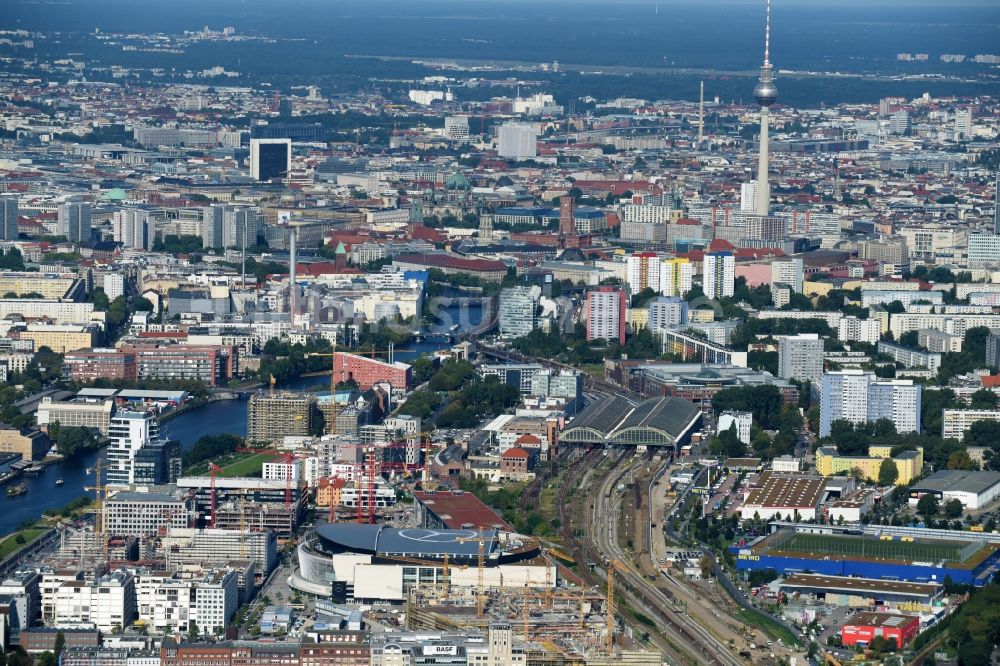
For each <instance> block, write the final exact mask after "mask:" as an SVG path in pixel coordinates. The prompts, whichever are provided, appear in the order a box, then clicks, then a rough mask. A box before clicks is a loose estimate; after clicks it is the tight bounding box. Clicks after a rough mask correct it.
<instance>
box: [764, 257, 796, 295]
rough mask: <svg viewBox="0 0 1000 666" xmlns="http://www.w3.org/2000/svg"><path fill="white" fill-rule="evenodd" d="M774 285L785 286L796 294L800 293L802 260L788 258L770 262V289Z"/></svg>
mask: <svg viewBox="0 0 1000 666" xmlns="http://www.w3.org/2000/svg"><path fill="white" fill-rule="evenodd" d="M776 283H781V284H787V285H788V286H789V287H791V288H792V291H794V292H795V293H796V294H801V293H802V258H801V257H789V258H788V259H775V260H774V261H772V262H771V288H772V289H773V288H774V285H775V284H776Z"/></svg>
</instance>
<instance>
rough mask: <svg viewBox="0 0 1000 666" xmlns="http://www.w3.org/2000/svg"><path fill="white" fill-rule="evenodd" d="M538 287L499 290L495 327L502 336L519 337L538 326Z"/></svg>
mask: <svg viewBox="0 0 1000 666" xmlns="http://www.w3.org/2000/svg"><path fill="white" fill-rule="evenodd" d="M541 295H542V290H541V288H540V287H537V286H532V287H510V288H509V289H501V290H500V304H499V311H498V313H497V325H498V326H499V327H500V333H501V334H502V335H512V336H514V337H521V336H522V335H527V334H528V333H531V331H533V330H534V329H535V327H536V326H537V324H538V316H537V312H538V302H539V299H540V298H541Z"/></svg>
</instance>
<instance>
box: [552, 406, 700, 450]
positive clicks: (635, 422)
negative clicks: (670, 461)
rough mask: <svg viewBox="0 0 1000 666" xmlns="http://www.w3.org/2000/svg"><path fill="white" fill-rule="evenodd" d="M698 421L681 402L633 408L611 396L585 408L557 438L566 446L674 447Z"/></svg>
mask: <svg viewBox="0 0 1000 666" xmlns="http://www.w3.org/2000/svg"><path fill="white" fill-rule="evenodd" d="M700 418H701V410H700V409H699V408H698V407H697V406H696V405H695V404H694V403H692V402H689V401H687V400H684V399H682V398H650V399H649V400H644V401H643V402H641V403H639V404H638V405H633V404H632V403H631V402H629V401H628V400H626V399H625V398H621V397H618V396H615V397H613V398H608V399H606V400H602V401H600V402H595V403H594V404H592V405H590V406H589V407H587V408H586V409H585V410H583V412H581V413H580V415H579V416H577V417H576V418H575V419H573V420H572V421H571V422H570V424H569V428H567V429H566V430H565V431H564V432H563V433H562V435H561V436H560V437H559V439H560V441H563V442H570V443H574V442H575V443H581V444H586V443H593V444H598V443H611V444H635V445H674V444H676V442H677V441H679V440H680V439H681V438H682V437H683V436H684V435H685V434H686V433H687V432H688V431H689V430H690V429H691V428H692V427H693V426H694V425H695V424H696V423H697V422H698V419H700Z"/></svg>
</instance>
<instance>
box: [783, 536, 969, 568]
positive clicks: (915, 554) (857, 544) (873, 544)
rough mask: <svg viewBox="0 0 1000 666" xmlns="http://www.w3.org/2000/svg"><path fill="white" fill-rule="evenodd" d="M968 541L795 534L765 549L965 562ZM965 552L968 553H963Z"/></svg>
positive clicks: (842, 555)
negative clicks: (903, 539)
mask: <svg viewBox="0 0 1000 666" xmlns="http://www.w3.org/2000/svg"><path fill="white" fill-rule="evenodd" d="M969 546H970V542H968V541H900V540H899V538H898V537H896V539H895V540H894V541H882V540H880V539H879V538H878V537H874V536H865V537H863V538H862V537H860V536H841V535H834V534H801V533H795V534H792V535H790V536H789V538H787V539H785V540H784V541H783V542H781V543H776V544H774V545H773V546H765V549H767V550H771V551H772V552H787V553H808V554H809V555H813V556H816V555H820V556H822V555H829V556H830V557H860V558H865V559H878V560H894V561H898V562H940V561H941V560H946V561H949V562H959V563H961V562H963V561H965V560H967V559H968V557H969V554H971V553H968V551H970V550H973V549H972V548H969ZM963 551H964V552H963Z"/></svg>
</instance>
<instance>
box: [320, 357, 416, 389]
mask: <svg viewBox="0 0 1000 666" xmlns="http://www.w3.org/2000/svg"><path fill="white" fill-rule="evenodd" d="M333 378H334V381H336V382H337V383H338V384H339V383H341V382H347V381H352V380H353V381H354V382H356V383H357V385H358V388H361V389H369V388H371V387H372V386H374V385H375V384H377V383H379V382H388V384H389V385H390V386H392V387H393V388H394V389H395V388H398V389H403V390H405V389H408V388H410V383H411V381H412V379H413V375H412V373H411V371H410V366H409V365H407V364H406V363H399V362H396V363H387V362H385V361H380V360H378V359H374V358H365V357H364V356H358V355H357V354H348V353H346V352H337V354H336V356H334V358H333Z"/></svg>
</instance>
